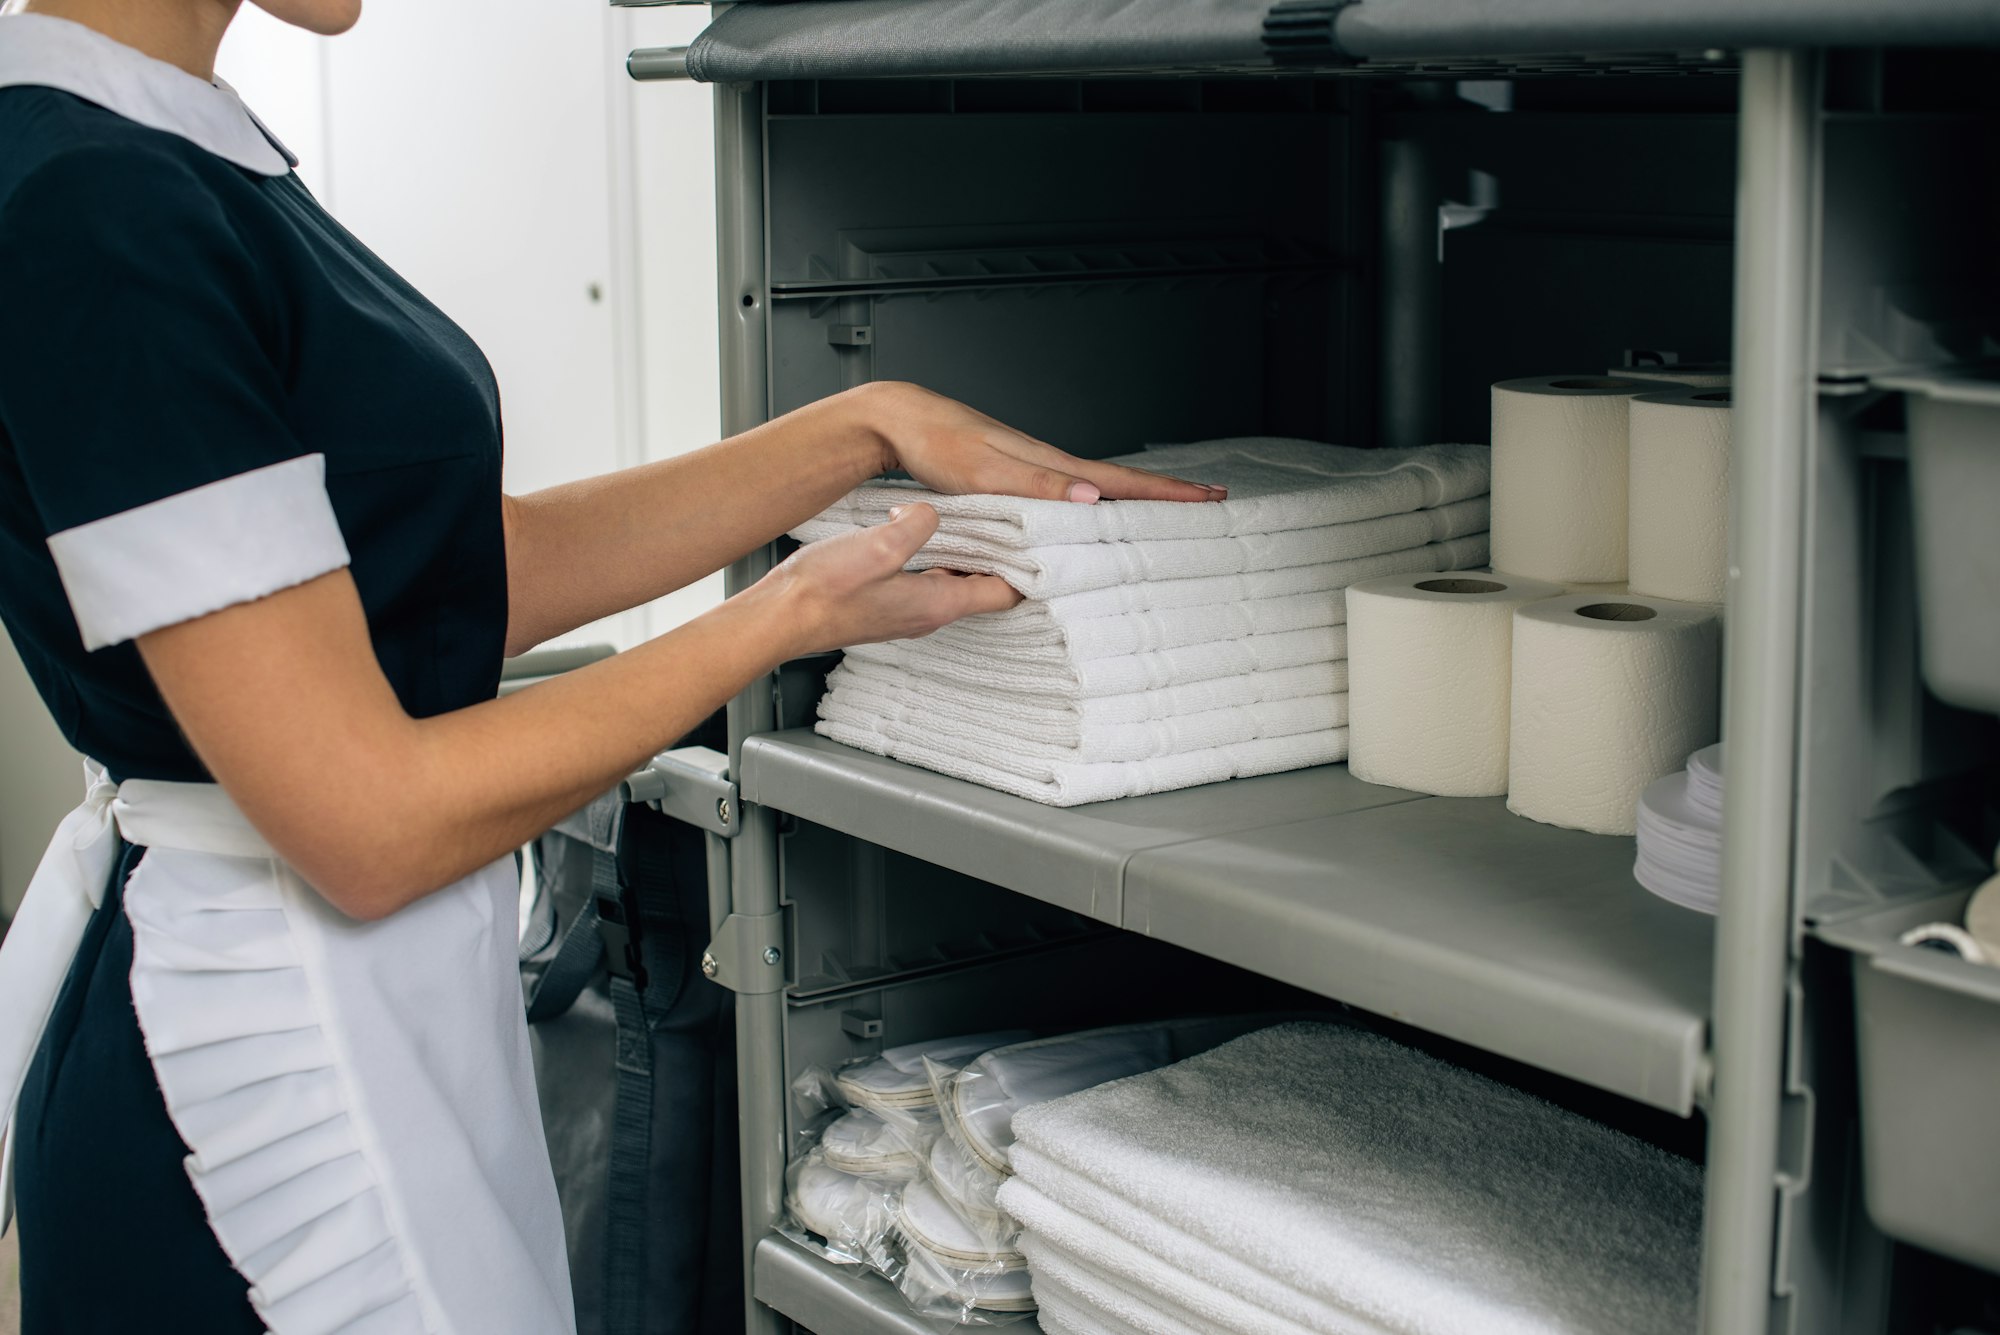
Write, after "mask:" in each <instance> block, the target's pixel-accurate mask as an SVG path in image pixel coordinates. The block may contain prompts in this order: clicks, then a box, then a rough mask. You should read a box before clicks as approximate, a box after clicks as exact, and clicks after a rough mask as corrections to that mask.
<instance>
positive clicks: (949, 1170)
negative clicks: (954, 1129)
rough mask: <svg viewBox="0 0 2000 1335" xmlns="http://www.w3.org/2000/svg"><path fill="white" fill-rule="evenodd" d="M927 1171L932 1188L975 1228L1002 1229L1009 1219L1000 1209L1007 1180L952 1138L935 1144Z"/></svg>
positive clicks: (938, 1140) (942, 1137)
mask: <svg viewBox="0 0 2000 1335" xmlns="http://www.w3.org/2000/svg"><path fill="white" fill-rule="evenodd" d="M926 1167H927V1168H928V1169H929V1170H930V1179H931V1185H932V1186H934V1187H936V1188H937V1190H938V1194H939V1195H941V1196H943V1197H944V1198H945V1199H946V1200H948V1201H950V1202H951V1203H952V1205H954V1206H956V1207H957V1209H958V1212H959V1213H960V1214H962V1215H964V1216H965V1217H966V1218H967V1219H968V1220H971V1221H972V1222H974V1223H975V1224H985V1225H990V1226H992V1227H995V1228H998V1227H1000V1226H1001V1224H1002V1223H1003V1221H1004V1220H1005V1218H1006V1216H1005V1214H1004V1213H1003V1212H1002V1211H1001V1209H1000V1199H999V1198H1000V1185H1001V1184H1002V1183H1003V1182H1005V1181H1006V1180H1007V1179H1006V1178H1005V1177H1004V1176H1002V1175H1001V1174H999V1173H996V1172H994V1171H993V1170H992V1169H990V1168H988V1167H987V1166H986V1165H985V1164H984V1163H982V1162H980V1161H979V1160H978V1159H977V1158H975V1157H974V1156H973V1154H972V1152H971V1151H970V1150H968V1149H966V1148H965V1146H963V1145H961V1144H959V1143H958V1142H957V1141H956V1140H954V1139H952V1138H951V1137H950V1136H939V1137H938V1138H937V1140H936V1141H934V1142H933V1143H932V1144H931V1152H930V1157H929V1160H928V1163H927V1164H926Z"/></svg>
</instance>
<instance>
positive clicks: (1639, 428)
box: [1626, 388, 1730, 603]
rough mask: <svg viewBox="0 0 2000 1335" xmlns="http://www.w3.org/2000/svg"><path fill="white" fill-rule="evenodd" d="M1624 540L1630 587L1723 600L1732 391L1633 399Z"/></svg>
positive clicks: (1663, 594) (1700, 599) (1666, 595)
mask: <svg viewBox="0 0 2000 1335" xmlns="http://www.w3.org/2000/svg"><path fill="white" fill-rule="evenodd" d="M1630 412H1631V424H1630V434H1631V450H1632V458H1631V471H1630V478H1631V485H1630V490H1629V492H1628V495H1629V498H1630V508H1629V510H1628V527H1627V531H1626V545H1627V549H1628V552H1629V556H1628V565H1629V568H1630V576H1629V579H1628V581H1627V582H1628V583H1629V584H1630V586H1631V589H1632V592H1634V593H1641V594H1647V595H1650V596H1652V597H1655V598H1674V599H1678V600H1679V601H1681V602H1686V603H1720V602H1721V601H1722V591H1723V586H1724V585H1725V584H1726V583H1727V581H1728V576H1729V430H1730V428H1729V422H1730V418H1729V391H1728V390H1726V389H1689V388H1682V389H1672V390H1666V391H1664V392H1662V393H1658V394H1641V395H1640V396H1639V397H1638V398H1636V399H1633V400H1632V406H1631V409H1630Z"/></svg>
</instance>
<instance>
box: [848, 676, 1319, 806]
mask: <svg viewBox="0 0 2000 1335" xmlns="http://www.w3.org/2000/svg"><path fill="white" fill-rule="evenodd" d="M819 716H820V718H822V719H824V720H827V721H829V722H834V723H845V724H847V725H849V726H852V727H858V728H866V729H872V730H874V731H875V732H877V733H879V734H880V735H881V736H883V737H886V738H888V739H889V740H890V741H891V742H895V743H915V744H918V745H938V746H944V745H956V746H958V747H960V748H962V749H964V750H966V751H969V752H972V753H974V754H977V755H978V757H979V758H980V760H981V761H983V762H985V763H986V764H989V765H992V766H993V767H995V768H996V769H1002V770H1007V771H1009V772H1011V773H1014V774H1018V775H1020V776H1022V777H1024V778H1030V779H1041V780H1045V781H1046V780H1052V779H1053V778H1054V777H1055V774H1054V767H1055V766H1056V765H1060V764H1085V765H1088V764H1098V763H1104V762H1114V761H1133V760H1153V759H1156V758H1158V757H1161V756H1171V755H1179V754H1181V753H1183V752H1186V751H1206V750H1211V749H1213V748H1215V747H1219V746H1229V745H1232V744H1234V743H1238V742H1246V741H1252V740H1255V739H1258V738H1263V737H1289V736H1292V735H1294V734H1296V733H1302V732H1322V731H1325V730H1327V729H1331V728H1344V727H1346V726H1347V693H1346V692H1345V691H1343V692H1341V693H1339V694H1337V695H1334V694H1326V695H1307V696H1299V697H1296V698H1294V699H1290V700H1272V701H1268V702H1265V703H1262V704H1250V705H1236V706H1232V707H1230V708H1226V709H1211V710H1207V711H1204V712H1202V713H1198V714H1184V715H1181V716H1179V717H1176V718H1164V719H1153V720H1149V721H1147V722H1143V723H1109V724H1095V725H1089V726H1085V727H1083V728H1081V729H1080V730H1079V736H1078V737H1077V739H1076V740H1075V741H1074V742H1070V743H1060V742H1045V741H1036V740H1033V739H1030V738H1025V737H1021V736H1019V735H1017V734H1015V733H1014V732H1013V731H1012V730H1011V729H1010V728H1009V727H1008V723H1007V720H1006V719H1005V718H1004V717H1001V716H999V715H998V713H997V711H996V712H995V713H994V715H993V716H992V717H989V719H988V720H987V721H986V723H985V724H983V725H981V724H978V723H963V722H954V721H953V720H951V719H949V718H946V717H942V716H940V715H938V714H936V713H934V712H933V711H932V710H931V709H930V708H929V707H928V704H927V702H926V701H924V700H923V699H921V698H918V697H913V696H909V695H898V694H896V693H894V692H884V691H878V690H872V689H870V688H869V687H868V685H867V684H866V682H865V681H864V682H856V681H852V680H849V681H838V682H831V683H830V688H829V689H828V691H827V692H826V694H825V695H823V696H821V697H820V702H819Z"/></svg>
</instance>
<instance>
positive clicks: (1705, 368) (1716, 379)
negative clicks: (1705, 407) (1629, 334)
mask: <svg viewBox="0 0 2000 1335" xmlns="http://www.w3.org/2000/svg"><path fill="white" fill-rule="evenodd" d="M1611 374H1612V375H1622V376H1626V377H1628V378H1630V379H1633V380H1663V381H1667V382H1670V383H1672V384H1676V385H1696V386H1700V387H1703V388H1713V387H1715V386H1718V385H1727V384H1728V383H1729V363H1728V362H1675V363H1674V364H1673V365H1671V366H1614V367H1612V368H1611Z"/></svg>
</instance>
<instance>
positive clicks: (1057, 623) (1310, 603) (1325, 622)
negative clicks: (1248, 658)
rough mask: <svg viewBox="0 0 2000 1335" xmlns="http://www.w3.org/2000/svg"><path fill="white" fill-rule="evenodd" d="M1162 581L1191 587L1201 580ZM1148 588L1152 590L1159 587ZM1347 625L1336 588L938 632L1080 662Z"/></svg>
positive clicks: (977, 620) (1029, 617) (1040, 605)
mask: <svg viewBox="0 0 2000 1335" xmlns="http://www.w3.org/2000/svg"><path fill="white" fill-rule="evenodd" d="M1307 568H1308V569H1310V568H1311V567H1307ZM1272 573H1276V572H1272ZM1164 582H1165V583H1168V584H1196V583H1201V582H1203V581H1199V580H1167V581H1164ZM1133 587H1138V588H1145V587H1148V586H1146V585H1137V586H1133ZM1151 587H1155V588H1157V587H1158V585H1157V584H1155V585H1152V586H1151ZM1085 596H1086V597H1087V596H1088V595H1085ZM1346 621H1347V590H1346V589H1344V588H1340V589H1330V590H1327V591H1325V592H1323V593H1292V594H1286V595H1284V596H1282V597H1278V598H1249V599H1245V600H1244V601H1242V602H1234V603H1210V604H1207V605H1206V606H1201V607H1174V608H1168V609H1166V610H1164V611H1157V612H1127V613H1124V614H1122V615H1119V616H1105V617H1087V618H1085V619H1083V620H1078V621H1065V620H1063V619H1061V618H1060V617H1058V616H1056V615H1055V614H1054V612H1053V611H1052V610H1051V605H1050V604H1049V603H1045V602H1024V603H1021V604H1019V605H1018V606H1015V607H1011V608H1009V609H1007V610H1006V611H1004V612H985V613H981V614H980V615H978V616H971V617H967V618H965V619H964V620H963V621H955V622H953V623H952V624H951V625H949V626H946V627H944V629H943V630H942V631H939V632H936V633H937V634H944V633H945V632H950V635H951V638H950V641H949V642H950V643H956V644H963V645H966V646H967V647H975V646H976V647H977V648H979V649H982V650H988V651H991V652H994V653H1011V654H1017V655H1020V654H1030V653H1031V654H1033V655H1035V656H1037V657H1040V656H1045V655H1047V654H1048V653H1049V652H1050V651H1054V652H1055V653H1058V654H1061V655H1062V656H1064V657H1065V658H1068V659H1069V660H1071V661H1073V662H1079V663H1083V662H1088V661H1090V660H1091V659H1095V658H1115V657H1117V656H1119V655H1122V654H1141V653H1152V652H1155V651H1157V650H1161V649H1178V648H1181V647H1183V646H1185V645H1190V644H1202V643H1204V642H1206V641H1210V640H1240V639H1243V638H1245V637H1247V636H1251V635H1277V634H1280V633H1282V632H1284V631H1288V630H1310V629H1312V628H1313V627H1315V626H1337V625H1344V624H1346Z"/></svg>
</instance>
